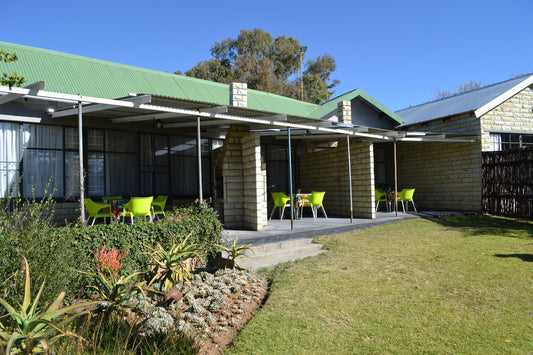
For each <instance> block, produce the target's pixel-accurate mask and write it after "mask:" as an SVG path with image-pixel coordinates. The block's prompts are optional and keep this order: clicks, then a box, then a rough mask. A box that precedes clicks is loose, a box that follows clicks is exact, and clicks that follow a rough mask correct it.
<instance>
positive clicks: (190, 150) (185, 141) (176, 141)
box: [170, 137, 196, 157]
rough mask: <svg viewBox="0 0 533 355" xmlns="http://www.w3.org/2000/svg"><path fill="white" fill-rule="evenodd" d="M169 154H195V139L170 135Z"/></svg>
mask: <svg viewBox="0 0 533 355" xmlns="http://www.w3.org/2000/svg"><path fill="white" fill-rule="evenodd" d="M170 154H171V155H181V156H193V157H195V156H196V139H194V138H191V137H170Z"/></svg>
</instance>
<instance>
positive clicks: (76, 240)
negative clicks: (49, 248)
mask: <svg viewBox="0 0 533 355" xmlns="http://www.w3.org/2000/svg"><path fill="white" fill-rule="evenodd" d="M61 232H62V233H65V234H71V236H70V237H65V239H69V240H72V249H73V250H74V252H75V253H76V255H77V267H76V269H78V270H87V269H90V268H91V267H92V265H93V262H94V256H93V255H94V253H95V252H96V251H97V250H99V249H100V248H101V247H102V245H105V246H106V247H107V248H112V249H117V250H123V251H125V252H128V253H129V254H128V258H126V259H124V260H123V267H122V270H123V272H124V274H127V275H130V274H132V273H134V272H136V271H148V270H150V268H151V267H150V255H149V253H147V252H148V251H149V248H154V247H156V243H159V244H160V245H161V246H162V248H164V249H170V248H171V247H172V244H173V243H174V238H177V239H178V240H183V239H184V238H186V237H187V236H188V235H189V234H190V237H189V238H188V241H187V242H188V244H195V245H197V246H198V252H199V254H201V255H210V254H213V253H216V251H217V245H218V244H220V243H221V234H222V225H221V223H220V221H219V220H218V219H217V216H216V213H215V211H214V210H213V209H212V208H210V207H208V206H206V205H200V206H198V205H191V206H189V207H185V208H179V209H176V210H174V211H172V212H169V213H168V214H167V218H166V219H164V220H162V221H161V222H159V223H148V222H141V223H137V224H134V225H129V224H108V225H106V224H101V225H95V226H91V227H87V226H75V227H72V228H62V231H61ZM202 262H203V264H206V263H207V258H205V257H204V259H203V261H202ZM87 277H88V276H87V275H77V276H76V277H75V278H74V279H73V280H72V282H73V283H72V289H75V290H77V289H80V288H82V287H83V286H84V285H86V284H88V283H89V279H88V278H87Z"/></svg>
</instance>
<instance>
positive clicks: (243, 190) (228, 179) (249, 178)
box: [221, 125, 267, 230]
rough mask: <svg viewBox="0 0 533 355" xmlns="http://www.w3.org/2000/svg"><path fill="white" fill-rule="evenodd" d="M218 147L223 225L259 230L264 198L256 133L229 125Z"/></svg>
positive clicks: (263, 223)
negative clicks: (224, 138) (220, 160)
mask: <svg viewBox="0 0 533 355" xmlns="http://www.w3.org/2000/svg"><path fill="white" fill-rule="evenodd" d="M222 149H223V152H222V158H221V159H222V180H223V201H224V202H223V209H224V212H223V213H224V225H225V226H226V227H228V228H238V227H246V228H250V229H254V230H261V229H262V228H263V227H264V226H266V224H267V206H266V202H267V200H266V166H265V164H264V163H263V162H262V158H261V146H260V139H259V133H257V132H250V128H249V127H248V126H245V125H232V126H231V127H230V129H229V130H228V133H227V135H226V140H225V141H224V146H223V148H222Z"/></svg>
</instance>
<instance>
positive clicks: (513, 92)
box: [474, 75, 533, 118]
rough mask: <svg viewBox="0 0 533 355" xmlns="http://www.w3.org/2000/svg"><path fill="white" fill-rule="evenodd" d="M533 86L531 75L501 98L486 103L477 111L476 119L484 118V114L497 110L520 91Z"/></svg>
mask: <svg viewBox="0 0 533 355" xmlns="http://www.w3.org/2000/svg"><path fill="white" fill-rule="evenodd" d="M531 85H533V75H531V76H530V77H529V78H527V79H526V80H524V81H522V82H520V83H519V84H517V85H516V86H514V87H512V88H511V89H509V90H507V91H506V92H504V93H503V94H501V95H500V96H498V97H496V98H495V99H494V100H491V101H490V102H488V103H486V104H485V105H483V106H481V107H480V108H478V109H477V110H475V111H474V115H475V116H476V118H479V117H481V116H483V115H484V114H486V113H487V112H489V111H490V110H492V109H493V108H495V107H496V106H498V105H500V104H501V103H503V102H504V101H506V100H508V99H510V98H511V97H513V96H514V95H516V94H518V93H519V92H520V91H522V90H524V89H525V88H527V87H528V86H531Z"/></svg>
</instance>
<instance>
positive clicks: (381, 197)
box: [374, 189, 390, 212]
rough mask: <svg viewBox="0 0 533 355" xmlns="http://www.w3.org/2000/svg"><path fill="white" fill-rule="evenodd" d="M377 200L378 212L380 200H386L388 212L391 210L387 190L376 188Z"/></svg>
mask: <svg viewBox="0 0 533 355" xmlns="http://www.w3.org/2000/svg"><path fill="white" fill-rule="evenodd" d="M374 193H375V196H376V197H375V200H376V212H377V211H378V208H379V203H380V202H385V204H386V206H387V212H389V208H390V206H389V200H388V199H387V193H386V192H381V190H379V189H376V190H375V192H374Z"/></svg>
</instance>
